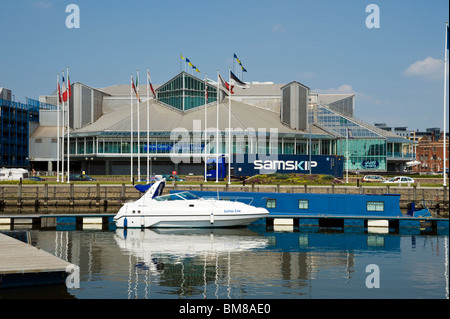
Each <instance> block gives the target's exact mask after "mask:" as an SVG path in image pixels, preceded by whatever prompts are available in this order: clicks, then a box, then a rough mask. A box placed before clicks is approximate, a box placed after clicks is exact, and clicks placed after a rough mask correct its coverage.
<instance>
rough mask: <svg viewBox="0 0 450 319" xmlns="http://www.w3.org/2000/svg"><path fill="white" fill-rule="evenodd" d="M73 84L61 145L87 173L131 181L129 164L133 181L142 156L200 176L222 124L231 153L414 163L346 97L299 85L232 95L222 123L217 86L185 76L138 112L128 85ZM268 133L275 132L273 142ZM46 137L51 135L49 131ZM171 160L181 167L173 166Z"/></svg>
mask: <svg viewBox="0 0 450 319" xmlns="http://www.w3.org/2000/svg"><path fill="white" fill-rule="evenodd" d="M74 85H75V87H74V92H75V94H74V96H73V97H72V98H71V105H70V107H71V110H70V114H71V116H72V115H73V116H74V120H71V133H70V146H69V151H70V160H71V169H72V170H74V171H86V173H87V174H99V175H100V174H108V175H114V174H120V175H127V174H130V167H131V162H130V160H131V157H132V156H133V163H134V164H133V172H134V173H135V174H138V173H137V172H138V169H139V168H140V175H141V176H145V174H146V172H147V154H148V158H149V164H148V165H150V171H151V173H156V174H167V173H170V172H171V171H173V170H176V171H177V172H178V173H179V174H190V173H191V174H203V170H204V164H203V159H204V152H205V149H204V147H205V145H207V147H208V149H207V152H208V153H210V154H216V151H217V150H218V153H219V154H224V153H227V152H228V127H229V126H231V128H232V134H231V135H232V153H233V154H236V155H238V154H254V153H260V154H261V153H265V154H287V155H296V154H297V155H307V154H309V152H311V154H313V155H344V156H345V157H348V168H349V169H350V170H360V171H387V170H400V169H401V167H402V165H403V164H404V163H406V161H409V160H411V159H413V158H414V157H415V154H413V152H412V150H413V147H412V145H413V143H414V142H412V141H409V140H407V139H405V138H401V137H398V136H396V135H395V134H393V133H389V132H386V131H384V130H381V129H378V128H376V127H374V126H371V125H369V124H367V123H364V122H362V121H359V120H357V119H355V118H354V117H353V116H352V115H353V108H354V106H353V96H352V95H346V96H339V97H329V96H328V97H326V96H319V97H318V99H315V100H314V99H313V98H312V97H314V96H315V97H317V94H313V93H311V92H309V88H308V87H306V86H304V85H302V84H301V83H298V82H291V83H289V84H287V85H284V86H280V85H279V84H277V85H271V84H251V85H250V89H247V90H241V89H237V88H235V92H236V94H235V95H233V97H232V100H231V118H230V119H231V124H230V123H229V118H228V116H229V104H228V98H227V94H226V93H225V92H224V91H223V90H222V89H218V88H217V86H216V84H212V83H209V82H208V83H205V80H202V79H199V78H197V77H195V76H193V75H190V74H188V73H186V72H181V73H179V74H177V75H176V76H175V77H173V78H172V79H170V80H169V81H167V82H166V83H164V84H162V85H159V86H156V85H155V86H154V87H155V88H156V97H155V98H153V97H152V98H150V99H149V100H148V101H147V98H146V94H145V93H144V94H141V103H140V104H139V109H138V104H137V100H136V98H135V97H134V96H131V97H130V93H129V92H130V88H129V85H123V86H121V85H117V86H112V87H108V88H105V89H92V88H89V87H87V86H85V85H84V84H81V83H75V84H74ZM77 86H82V87H83V89H84V91H86V92H85V93H86V94H84V95H86V96H87V97H89V96H93V97H95V96H98V97H99V98H98V99H93V98H91V99H90V100H89V99H86V98H82V97H83V96H84V95H83V94H82V93H83V92H84V91H83V90H81V91H80V94H77V93H76V92H78V91H77ZM205 90H206V91H207V100H206V101H205ZM145 91H146V87H145V85H143V86H141V87H140V92H141V93H142V92H145ZM268 92H271V93H270V94H269V93H268ZM78 96H80V97H78ZM85 100H86V101H87V100H89V101H88V102H85ZM130 100H132V101H133V108H132V109H131V108H130V106H131V103H130ZM245 101H251V104H249V103H246V102H245ZM319 101H320V102H319ZM324 101H326V103H327V104H326V105H325V104H323V103H324ZM205 102H206V103H205ZM269 103H270V104H271V105H268V104H269ZM205 104H206V108H205ZM85 113H86V114H85ZM205 113H206V114H205ZM205 115H206V117H207V123H206V124H207V128H208V130H207V131H208V132H207V137H208V141H207V143H206V144H205V140H204V135H203V134H204V130H205V121H204V119H205ZM147 117H148V118H149V127H148V128H147ZM77 118H79V119H82V120H83V121H81V120H80V121H77V120H76V119H77ZM131 123H133V124H131ZM131 127H133V133H131V131H132V130H131ZM216 127H217V130H216ZM138 130H139V132H138ZM271 130H273V132H275V131H276V136H273V134H272V131H271ZM54 131H55V133H54V135H55V136H56V128H54ZM147 132H148V134H147ZM217 133H218V135H217ZM216 137H218V140H219V142H218V143H216ZM35 138H39V136H35ZM64 143H66V138H65V139H64ZM217 147H218V149H217ZM65 149H66V150H67V145H66V147H65ZM138 156H139V158H140V162H139V163H138V161H137V158H138ZM177 156H178V157H180V158H182V157H184V160H182V161H178V160H174V158H177ZM186 157H188V158H187V160H186ZM53 167H56V166H55V165H53Z"/></svg>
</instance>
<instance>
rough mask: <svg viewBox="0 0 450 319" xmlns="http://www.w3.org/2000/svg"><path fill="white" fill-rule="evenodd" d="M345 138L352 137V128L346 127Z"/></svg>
mask: <svg viewBox="0 0 450 319" xmlns="http://www.w3.org/2000/svg"><path fill="white" fill-rule="evenodd" d="M347 138H353V135H352V130H351V129H349V128H347Z"/></svg>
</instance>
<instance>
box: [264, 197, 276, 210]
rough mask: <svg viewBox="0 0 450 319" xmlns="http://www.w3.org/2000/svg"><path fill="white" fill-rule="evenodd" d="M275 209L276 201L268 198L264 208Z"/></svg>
mask: <svg viewBox="0 0 450 319" xmlns="http://www.w3.org/2000/svg"><path fill="white" fill-rule="evenodd" d="M276 207H277V200H276V199H270V198H268V199H267V200H266V208H276Z"/></svg>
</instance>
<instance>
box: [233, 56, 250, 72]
mask: <svg viewBox="0 0 450 319" xmlns="http://www.w3.org/2000/svg"><path fill="white" fill-rule="evenodd" d="M233 54H234V58H235V59H236V61H237V62H238V63H239V65H240V66H241V69H242V72H247V70H246V69H245V68H244V66H243V65H242V62H241V61H240V60H239V59H238V57H237V55H236V54H235V53H233Z"/></svg>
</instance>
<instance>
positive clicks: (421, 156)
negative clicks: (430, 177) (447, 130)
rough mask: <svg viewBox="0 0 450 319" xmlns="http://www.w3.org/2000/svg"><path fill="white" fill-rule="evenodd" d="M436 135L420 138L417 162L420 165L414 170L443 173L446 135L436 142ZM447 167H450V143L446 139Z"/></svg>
mask: <svg viewBox="0 0 450 319" xmlns="http://www.w3.org/2000/svg"><path fill="white" fill-rule="evenodd" d="M435 136H436V135H435V134H432V135H431V136H428V135H424V136H422V137H421V138H420V140H419V144H418V145H417V148H416V156H417V160H418V161H420V162H421V164H420V165H418V166H415V168H414V170H415V171H418V172H441V171H442V170H443V168H444V143H443V141H444V134H442V133H441V134H440V138H439V139H438V140H436V138H435ZM446 153H447V156H446V165H445V166H446V167H447V169H448V167H449V141H448V136H447V139H446Z"/></svg>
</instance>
